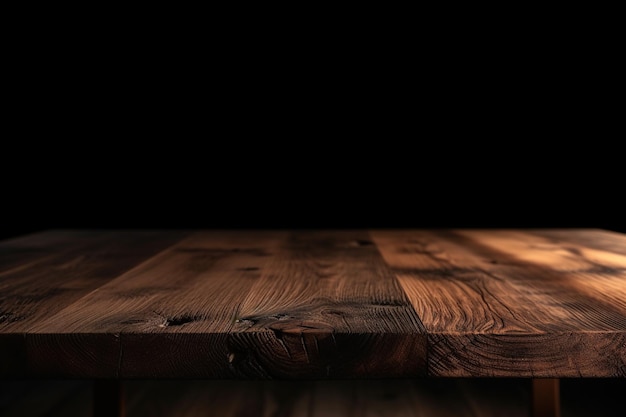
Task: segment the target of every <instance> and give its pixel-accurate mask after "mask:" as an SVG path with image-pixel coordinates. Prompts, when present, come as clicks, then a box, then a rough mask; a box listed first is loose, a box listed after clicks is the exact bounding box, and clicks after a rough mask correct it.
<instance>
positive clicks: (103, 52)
mask: <svg viewBox="0 0 626 417" xmlns="http://www.w3.org/2000/svg"><path fill="white" fill-rule="evenodd" d="M81 22H82V23H81ZM498 22H499V23H498ZM559 22H560V25H562V26H559V25H555V21H553V20H550V19H548V20H547V21H545V22H544V21H537V22H535V23H534V24H533V25H532V27H529V26H528V22H527V21H523V22H520V23H519V24H517V25H516V24H514V22H509V21H508V20H501V21H493V22H492V23H493V24H494V25H493V26H489V27H486V26H485V27H482V26H480V25H476V26H475V27H474V26H472V27H470V28H468V29H467V30H466V31H463V30H458V31H456V32H446V31H445V30H443V29H442V28H428V27H426V26H419V28H415V27H413V26H411V25H408V26H402V25H391V26H393V28H392V29H390V30H389V31H384V36H383V33H382V32H380V31H378V30H374V29H376V27H373V26H372V25H371V24H368V23H367V22H365V23H363V24H364V25H365V26H366V27H363V28H360V29H354V30H348V29H347V27H346V26H345V25H344V23H345V22H343V23H340V24H338V25H337V27H336V28H335V29H336V31H334V30H333V31H331V29H330V27H328V28H325V29H324V30H321V29H320V28H319V27H317V26H315V25H313V26H311V27H309V28H302V29H301V30H300V32H299V33H297V32H298V29H297V26H298V25H299V24H296V22H294V27H291V28H289V29H288V30H287V29H285V30H282V31H281V30H278V29H276V30H271V28H269V27H268V28H264V29H263V30H262V31H260V32H258V33H255V34H253V35H251V34H249V33H248V34H246V33H243V32H242V33H239V32H237V33H235V32H232V31H230V32H229V31H224V30H223V29H220V28H214V27H213V26H211V27H210V28H209V29H210V30H208V29H207V27H206V25H205V26H197V27H196V26H190V25H185V27H184V28H181V30H180V32H177V36H176V37H174V36H173V33H171V32H169V31H167V30H164V29H167V28H165V27H163V25H161V24H158V23H156V25H157V26H158V29H159V30H156V29H157V28H145V29H142V30H139V28H138V26H137V25H136V22H128V24H124V25H120V26H119V27H117V26H116V27H115V28H114V30H113V29H112V28H111V27H110V25H108V24H104V25H101V26H98V25H97V23H96V22H92V21H87V20H84V21H76V25H78V26H76V25H73V26H68V27H65V26H62V25H53V26H54V27H52V28H50V30H38V31H32V32H29V31H24V30H20V31H16V32H15V33H14V35H15V36H14V37H13V38H12V41H11V43H10V46H12V47H13V49H12V50H11V51H9V52H7V62H9V63H10V64H8V66H7V69H9V70H10V71H11V75H10V76H8V77H6V80H7V83H6V84H7V95H6V97H7V98H6V103H7V106H6V107H7V110H6V111H5V113H4V114H3V116H4V117H3V119H4V120H5V121H6V126H3V141H2V144H1V145H0V175H1V177H0V178H1V191H0V238H7V237H10V236H15V235H19V234H23V233H29V232H33V231H37V230H41V229H47V228H325V227H328V228H365V227H368V228H378V227H394V228H395V227H416V228H418V227H425V228H448V227H599V228H606V229H610V230H615V231H620V232H626V221H625V219H624V218H625V216H624V212H625V210H624V207H623V203H622V200H623V195H624V189H625V187H624V177H625V175H624V163H625V162H626V161H625V158H624V156H623V153H622V151H621V148H618V147H617V141H618V140H619V139H621V138H623V136H624V135H623V133H624V132H623V126H622V125H620V119H623V116H622V115H621V114H620V113H619V106H618V105H616V104H615V103H617V102H619V101H618V99H621V97H623V91H621V90H623V88H621V87H620V86H621V85H622V84H623V83H620V82H618V81H619V80H621V78H622V77H621V73H620V71H619V65H617V64H618V63H617V59H618V57H619V56H620V55H619V54H616V53H615V49H614V47H613V46H612V43H611V42H610V40H611V39H614V38H615V37H614V36H613V34H612V33H611V32H612V31H613V30H614V28H615V27H614V26H611V25H604V24H602V25H597V26H593V27H591V26H589V24H588V23H589V22H587V23H585V22H583V23H585V24H582V23H581V22H579V21H578V20H571V21H570V20H567V19H565V20H562V21H561V20H559ZM145 23H146V24H148V23H147V22H145ZM435 26H436V25H435ZM470 26H471V25H470ZM153 29H154V30H153ZM205 29H206V30H205ZM365 29H368V30H365ZM207 30H208V31H207ZM194 40H195V41H197V42H193V41H194Z"/></svg>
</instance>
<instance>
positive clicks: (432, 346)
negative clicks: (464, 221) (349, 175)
mask: <svg viewBox="0 0 626 417" xmlns="http://www.w3.org/2000/svg"><path fill="white" fill-rule="evenodd" d="M573 233H575V235H577V236H580V235H581V234H582V235H583V236H584V231H575V232H573ZM597 233H598V232H594V234H597ZM600 234H601V235H602V233H600ZM372 236H373V240H374V242H375V243H376V244H377V246H378V248H379V249H380V251H381V253H382V255H383V257H384V258H385V260H386V261H387V264H388V265H389V266H390V267H391V268H392V269H393V270H394V271H395V272H396V276H397V278H398V280H399V282H400V284H401V285H402V287H403V289H404V290H405V291H406V293H407V295H408V297H409V299H410V300H411V302H412V304H413V307H414V308H415V310H416V312H417V314H418V316H419V317H420V320H421V321H422V323H423V324H424V326H425V327H426V330H427V332H428V338H429V343H428V373H429V375H432V376H524V377H593V376H603V377H623V376H625V375H626V269H625V267H626V239H625V238H624V237H622V246H621V247H623V248H624V250H623V252H621V253H620V251H619V248H620V246H619V245H617V243H618V242H614V246H613V247H612V249H613V250H612V251H606V250H601V249H598V248H597V247H596V248H591V247H588V246H582V245H581V244H580V240H579V239H578V238H577V239H573V240H572V242H570V241H567V240H566V239H567V233H562V232H561V233H560V238H559V239H560V240H559V241H555V240H554V239H550V238H548V237H544V236H542V234H541V233H534V232H531V231H515V230H497V231H496V230H490V231H481V230H460V231H374V232H372ZM613 237H615V236H613Z"/></svg>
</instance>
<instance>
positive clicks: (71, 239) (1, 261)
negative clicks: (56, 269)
mask: <svg viewBox="0 0 626 417" xmlns="http://www.w3.org/2000/svg"><path fill="white" fill-rule="evenodd" d="M100 237H102V231H95V230H46V231H43V232H37V233H32V234H28V235H25V236H18V237H14V238H12V239H7V240H2V241H0V274H2V273H3V272H6V271H10V270H13V269H14V268H28V267H29V266H31V265H32V264H34V263H36V262H40V261H42V260H45V259H49V258H50V257H53V256H55V255H58V254H61V253H63V252H65V251H67V250H72V249H77V248H80V247H82V246H84V245H86V244H89V243H93V241H94V239H98V238H100ZM0 276H1V275H0Z"/></svg>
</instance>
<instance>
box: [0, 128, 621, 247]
mask: <svg viewBox="0 0 626 417" xmlns="http://www.w3.org/2000/svg"><path fill="white" fill-rule="evenodd" d="M294 134H295V132H294ZM295 141H297V140H294V142H295ZM330 142H331V143H324V144H322V142H321V141H319V142H317V143H316V142H315V141H314V140H312V139H311V140H309V141H302V142H301V145H299V146H303V147H304V150H300V149H295V148H296V147H295V146H294V147H293V149H289V150H284V146H283V145H280V144H279V145H274V146H273V149H271V150H269V149H267V147H268V146H269V144H268V143H266V142H263V141H262V142H261V143H260V144H257V145H256V146H252V145H250V146H251V147H250V149H248V146H249V145H246V144H245V143H239V142H237V141H236V142H235V145H234V146H230V147H221V148H220V149H217V148H216V149H214V150H211V151H209V152H206V150H204V149H202V148H200V147H197V148H194V147H193V144H189V147H187V146H182V149H180V147H179V148H175V147H173V146H172V147H168V148H167V149H166V150H165V152H161V153H159V154H154V153H152V154H148V153H143V151H142V150H140V151H134V150H133V151H131V150H130V149H129V148H126V149H125V148H119V147H118V146H117V145H113V144H112V143H111V149H108V151H106V150H103V151H102V152H101V153H100V155H99V156H100V158H101V159H98V160H96V157H95V153H97V152H95V153H91V152H88V153H85V152H83V153H79V154H76V155H74V156H71V157H67V155H66V156H64V157H63V156H48V155H46V154H45V152H44V153H43V155H42V159H40V160H30V159H29V158H28V157H23V158H21V159H20V160H21V164H22V165H21V166H20V167H19V168H15V169H16V170H14V171H12V172H5V173H4V178H5V187H4V197H5V198H4V199H3V200H4V201H3V203H2V208H1V212H2V216H1V217H0V229H1V233H2V237H3V238H6V237H10V236H14V235H19V234H23V233H29V232H33V231H37V230H41V229H47V228H105V229H108V228H366V227H367V228H384V227H392V228H403V227H411V228H413V227H415V228H450V227H488V228H491V227H522V228H526V227H566V228H569V227H599V228H605V229H610V230H615V231H619V232H626V224H625V221H624V215H623V214H624V210H623V205H622V202H621V200H622V194H623V186H622V179H621V176H620V174H621V165H620V164H619V160H617V161H615V158H613V159H611V158H610V155H609V154H610V151H606V155H607V156H606V157H604V159H603V161H606V164H605V166H602V164H600V166H599V167H598V168H594V167H593V165H592V163H591V162H590V160H592V159H594V160H596V159H597V158H600V157H601V156H602V155H603V154H604V153H605V151H604V150H602V152H601V153H600V154H598V153H597V152H595V153H594V152H591V151H590V150H587V151H586V152H582V153H580V152H579V153H577V154H575V155H573V154H570V156H569V157H567V158H565V160H557V159H555V158H558V157H559V155H554V154H548V153H545V152H544V151H542V150H541V149H538V148H531V150H530V151H528V150H527V151H526V152H523V151H522V150H521V148H523V146H522V145H525V144H524V143H518V144H517V146H518V147H519V148H520V149H518V150H517V151H515V150H513V151H504V150H503V151H498V152H494V153H488V154H483V153H482V151H485V152H488V149H489V148H490V147H491V146H492V145H488V146H485V147H484V148H482V149H480V150H479V151H476V149H474V150H475V152H471V151H470V150H469V149H467V146H466V147H462V145H456V144H454V143H452V141H450V142H448V141H447V140H442V142H441V143H440V144H439V146H432V145H429V144H428V141H425V142H424V145H423V146H421V145H415V144H413V145H409V143H411V141H410V140H409V141H406V142H405V143H404V144H402V143H397V144H394V143H393V142H392V141H391V140H386V139H385V138H384V137H381V138H379V139H377V140H372V141H371V142H370V144H373V145H374V147H373V149H368V150H367V151H366V152H365V151H363V150H362V149H361V148H363V147H367V146H371V145H367V144H365V143H363V142H360V141H359V140H354V144H353V145H349V146H348V147H347V151H339V150H338V149H334V148H332V146H333V143H332V142H333V141H330ZM179 145H180V144H179ZM334 146H335V147H336V148H338V145H337V142H334ZM469 146H470V147H475V146H477V145H476V144H475V143H473V142H470V144H469ZM507 146H508V145H507ZM503 147H504V145H503ZM71 148H72V147H71V146H69V147H68V148H67V152H72V150H71ZM261 148H266V149H265V150H263V149H261ZM307 148H308V149H307ZM415 149H420V150H419V151H417V152H416V151H415ZM513 153H517V155H516V156H515V157H514V156H513ZM561 157H562V156H561ZM17 158H19V157H17ZM516 158H517V159H516ZM562 158H563V157H562ZM570 158H571V159H570ZM174 161H175V162H174ZM33 172H35V174H33Z"/></svg>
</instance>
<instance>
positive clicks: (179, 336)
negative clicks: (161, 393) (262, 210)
mask: <svg viewBox="0 0 626 417" xmlns="http://www.w3.org/2000/svg"><path fill="white" fill-rule="evenodd" d="M284 237H285V233H284V232H256V233H254V238H251V236H250V233H249V232H238V231H222V232H198V233H196V234H194V235H192V236H190V237H188V238H186V239H184V240H182V241H181V242H179V243H178V244H176V245H174V246H172V247H171V248H169V249H167V250H166V251H163V252H162V253H160V254H159V255H158V256H156V257H154V258H152V259H150V260H149V261H147V262H145V263H143V264H142V265H141V266H139V267H138V268H135V269H134V270H131V271H129V272H128V273H126V274H124V275H122V276H120V277H118V278H116V279H115V280H112V281H110V282H108V283H107V284H105V285H103V286H101V287H100V288H98V290H97V291H94V292H92V293H90V294H88V295H86V296H85V297H83V298H82V299H80V300H78V301H77V302H75V303H73V304H72V305H70V306H68V307H67V308H65V309H63V310H61V311H59V312H58V313H57V314H55V315H53V316H51V317H48V318H47V319H46V320H43V321H41V322H40V323H39V324H38V325H36V326H33V327H32V328H31V329H29V333H28V337H27V343H28V350H29V360H30V361H31V362H34V363H35V364H36V366H37V367H38V368H39V369H41V368H47V370H48V372H50V373H53V374H54V375H68V373H69V374H70V375H72V376H79V377H80V376H84V377H92V376H93V375H94V373H95V374H97V375H99V376H108V377H124V378H128V377H132V378H135V377H186V378H194V377H210V378H213V377H216V378H217V377H230V376H232V375H233V373H236V372H235V370H234V369H233V365H232V360H230V356H229V355H230V353H229V341H228V333H229V331H230V330H231V328H232V327H233V325H234V323H235V320H236V317H237V314H238V313H237V311H238V308H239V305H240V304H241V302H242V301H243V300H244V298H245V296H246V294H247V292H248V291H249V290H250V288H251V286H252V284H253V283H254V281H256V280H257V279H258V277H259V275H260V274H261V273H262V272H263V271H264V267H265V264H266V263H267V262H268V260H269V259H271V255H272V251H273V248H274V247H276V246H277V245H278V244H279V243H280V242H281V241H282V240H284ZM68 338H72V339H73V340H75V341H76V343H72V344H71V345H69V341H68V340H67V339H68ZM68 345H69V347H70V348H68ZM95 352H97V354H96V353H95ZM53 358H54V360H52V359H53ZM95 358H97V361H96V360H95ZM70 372H71V373H70Z"/></svg>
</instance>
